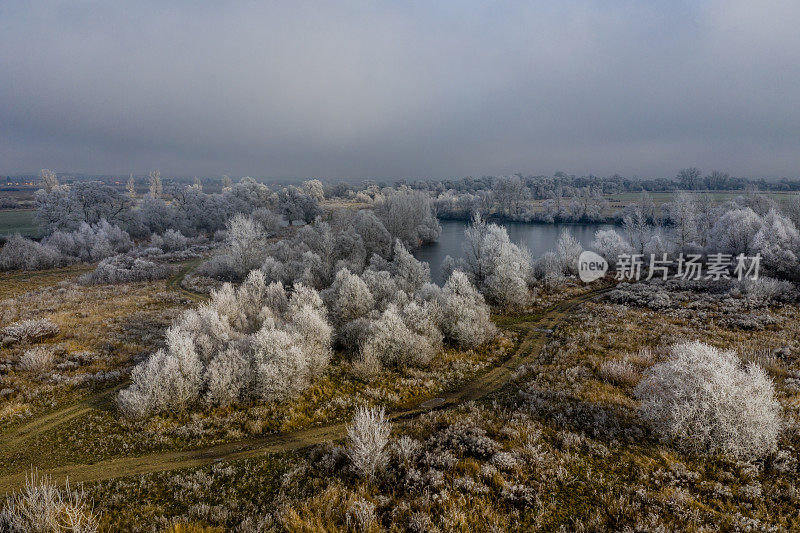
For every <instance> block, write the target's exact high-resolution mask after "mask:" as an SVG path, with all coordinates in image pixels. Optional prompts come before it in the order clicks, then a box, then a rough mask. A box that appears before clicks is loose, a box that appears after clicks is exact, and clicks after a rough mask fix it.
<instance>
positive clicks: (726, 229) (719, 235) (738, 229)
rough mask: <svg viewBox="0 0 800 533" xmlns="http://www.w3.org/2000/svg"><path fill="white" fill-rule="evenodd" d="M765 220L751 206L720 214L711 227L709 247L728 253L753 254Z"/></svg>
mask: <svg viewBox="0 0 800 533" xmlns="http://www.w3.org/2000/svg"><path fill="white" fill-rule="evenodd" d="M762 225H763V220H762V219H761V217H760V216H758V214H756V212H755V211H753V210H752V209H750V208H749V207H745V208H733V209H731V210H729V211H726V212H725V213H724V214H723V215H722V216H720V217H719V218H718V219H717V221H716V223H715V224H714V227H713V228H711V239H710V242H709V247H711V248H713V249H714V250H716V251H719V252H723V253H728V254H733V255H737V254H751V253H752V252H753V244H754V241H755V236H756V234H757V233H758V232H759V230H761V227H762Z"/></svg>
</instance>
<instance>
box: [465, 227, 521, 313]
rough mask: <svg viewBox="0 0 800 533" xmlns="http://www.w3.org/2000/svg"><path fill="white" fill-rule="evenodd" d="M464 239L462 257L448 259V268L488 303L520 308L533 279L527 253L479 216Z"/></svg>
mask: <svg viewBox="0 0 800 533" xmlns="http://www.w3.org/2000/svg"><path fill="white" fill-rule="evenodd" d="M464 236H465V241H464V245H463V250H462V251H463V254H462V255H463V257H462V258H460V259H459V260H458V261H452V260H450V261H449V263H450V268H451V269H452V268H457V269H459V270H461V271H463V272H464V273H465V274H467V276H468V277H469V279H470V281H471V282H472V283H473V284H474V285H475V286H476V287H477V289H478V290H479V291H480V292H481V294H483V295H484V296H485V297H486V299H487V300H489V301H490V302H492V303H494V304H497V305H498V306H500V307H503V308H506V309H515V308H520V307H524V306H525V304H527V303H528V300H529V294H528V282H529V281H530V280H532V278H533V271H532V265H531V257H530V253H529V252H528V251H527V250H526V249H524V248H520V247H519V246H517V245H516V244H514V243H512V242H511V240H510V239H509V237H508V232H507V231H506V229H505V228H503V227H501V226H498V225H496V224H487V223H486V222H484V221H483V220H482V219H481V217H480V216H479V215H475V217H474V218H473V220H472V223H471V224H470V226H469V227H468V228H467V229H466V230H464Z"/></svg>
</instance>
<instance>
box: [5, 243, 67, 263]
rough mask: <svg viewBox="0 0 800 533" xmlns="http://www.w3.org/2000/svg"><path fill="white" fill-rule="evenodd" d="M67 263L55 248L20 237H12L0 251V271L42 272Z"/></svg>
mask: <svg viewBox="0 0 800 533" xmlns="http://www.w3.org/2000/svg"><path fill="white" fill-rule="evenodd" d="M67 262H68V259H67V258H66V257H64V256H62V255H61V253H60V252H59V251H58V250H57V249H56V248H54V247H52V246H46V245H43V244H40V243H38V242H36V241H33V240H31V239H26V238H25V237H22V236H20V235H13V236H12V237H11V238H9V239H8V240H7V241H6V243H5V244H4V245H3V248H2V249H0V270H44V269H47V268H55V267H58V266H61V265H63V264H65V263H67Z"/></svg>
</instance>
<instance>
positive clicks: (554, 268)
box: [533, 252, 564, 288]
mask: <svg viewBox="0 0 800 533" xmlns="http://www.w3.org/2000/svg"><path fill="white" fill-rule="evenodd" d="M533 271H534V275H535V276H536V278H538V279H540V280H541V282H542V283H543V284H544V286H545V287H548V288H554V287H558V286H559V285H561V284H562V283H564V270H563V268H562V265H561V261H559V260H558V256H557V255H556V254H555V252H545V253H544V254H543V255H542V256H541V257H539V258H538V259H537V260H536V261H535V262H534V264H533Z"/></svg>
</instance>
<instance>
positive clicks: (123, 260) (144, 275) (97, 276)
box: [79, 255, 172, 285]
mask: <svg viewBox="0 0 800 533" xmlns="http://www.w3.org/2000/svg"><path fill="white" fill-rule="evenodd" d="M171 272H172V269H170V268H169V267H168V266H166V265H161V264H156V263H153V262H152V261H147V260H145V259H139V258H133V257H130V256H127V255H116V256H113V257H108V258H106V259H103V260H102V261H100V263H99V264H98V265H97V267H96V268H95V269H94V271H92V272H90V273H88V274H85V275H83V276H81V277H80V278H79V279H80V282H81V283H85V284H89V285H99V284H106V283H108V284H111V283H132V282H136V281H153V280H156V279H164V278H166V277H168V276H169V275H170V273H171Z"/></svg>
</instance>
